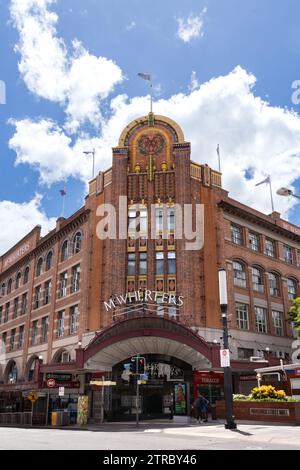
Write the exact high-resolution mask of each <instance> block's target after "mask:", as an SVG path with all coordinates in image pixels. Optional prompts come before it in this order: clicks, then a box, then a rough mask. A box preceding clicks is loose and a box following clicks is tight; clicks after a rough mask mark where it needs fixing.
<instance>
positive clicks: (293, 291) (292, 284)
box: [287, 279, 297, 300]
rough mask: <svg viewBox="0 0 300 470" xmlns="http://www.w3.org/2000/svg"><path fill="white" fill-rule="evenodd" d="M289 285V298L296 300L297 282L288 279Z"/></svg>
mask: <svg viewBox="0 0 300 470" xmlns="http://www.w3.org/2000/svg"><path fill="white" fill-rule="evenodd" d="M287 287H288V296H289V300H294V299H295V298H296V297H297V288H296V282H295V281H294V280H293V279H288V280H287Z"/></svg>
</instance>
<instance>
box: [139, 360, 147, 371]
mask: <svg viewBox="0 0 300 470" xmlns="http://www.w3.org/2000/svg"><path fill="white" fill-rule="evenodd" d="M145 366H146V364H145V358H144V357H140V358H139V359H138V374H145V372H146V370H145V369H146V367H145Z"/></svg>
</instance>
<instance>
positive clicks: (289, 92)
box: [0, 0, 300, 254]
mask: <svg viewBox="0 0 300 470" xmlns="http://www.w3.org/2000/svg"><path fill="white" fill-rule="evenodd" d="M299 16H300V3H299V1H298V0H277V1H276V2H274V0H263V1H261V0H251V1H249V0H245V1H243V2H241V1H240V0H226V1H224V0H223V1H220V0H205V1H204V0H203V1H202V0H184V1H183V0H164V1H163V2H162V1H159V0H151V1H150V0H143V1H140V0H126V1H125V0H84V1H83V0H0V54H1V56H0V57H1V61H0V183H1V184H0V220H1V221H2V229H1V232H0V254H1V253H4V252H5V251H6V250H7V249H9V247H11V246H12V245H13V244H14V243H16V242H17V241H18V240H19V239H20V238H22V237H23V236H25V235H26V233H28V232H29V231H30V230H31V229H32V228H33V227H34V226H35V225H37V224H40V225H42V227H43V234H47V233H48V231H49V230H51V229H52V228H53V227H54V226H55V220H56V219H57V218H58V217H59V216H60V215H61V210H62V199H61V195H60V192H59V191H60V190H61V189H64V188H66V192H67V195H66V197H65V216H69V215H71V214H72V213H73V212H75V211H76V210H77V209H78V208H79V207H81V206H82V205H83V204H84V197H85V195H86V194H87V184H88V181H89V180H90V179H91V176H92V158H91V156H87V155H85V154H84V153H83V151H85V150H92V149H93V148H95V150H96V170H97V171H100V170H105V169H107V168H109V166H110V165H111V148H112V147H113V146H116V145H117V143H118V138H119V135H120V134H121V132H122V130H123V128H124V127H126V125H127V124H128V123H129V122H130V121H132V120H133V119H135V118H136V117H138V116H143V115H145V114H147V113H148V112H149V106H150V105H149V84H148V82H146V81H144V80H142V79H140V78H139V77H138V75H137V74H138V73H139V72H142V73H151V75H152V77H153V89H154V112H155V113H157V114H163V115H166V116H168V117H170V118H172V119H174V120H175V121H177V122H178V124H179V125H180V126H181V127H182V129H183V132H184V134H185V138H186V140H187V141H190V142H191V143H192V159H193V160H194V161H196V162H198V163H202V164H203V163H208V164H209V165H210V166H211V167H213V168H215V169H218V162H217V152H216V148H217V145H218V144H219V145H220V154H221V160H222V173H223V187H224V188H225V189H227V190H228V191H229V192H230V195H231V197H233V198H235V199H238V200H239V201H241V202H243V203H245V204H248V205H250V206H251V207H254V208H256V209H258V210H261V211H262V212H264V213H267V214H269V213H270V212H271V203H270V197H269V193H268V187H267V185H261V186H259V187H256V184H257V183H259V182H261V181H263V180H264V179H265V178H266V177H267V176H268V175H270V176H271V179H272V184H273V189H274V193H276V190H277V189H278V188H280V187H288V188H290V189H292V190H293V191H294V192H295V193H297V192H298V194H300V115H299V112H300V70H299V63H300V44H299V43H300V36H299V25H298V18H299ZM274 198H275V209H276V210H277V211H279V212H280V213H281V214H282V215H283V217H284V218H286V219H288V220H290V221H291V222H293V223H295V224H297V225H300V208H299V205H298V202H299V201H298V202H297V200H296V199H295V198H293V197H290V198H283V197H280V196H277V195H276V194H274Z"/></svg>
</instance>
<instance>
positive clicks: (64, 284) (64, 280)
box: [59, 272, 68, 298]
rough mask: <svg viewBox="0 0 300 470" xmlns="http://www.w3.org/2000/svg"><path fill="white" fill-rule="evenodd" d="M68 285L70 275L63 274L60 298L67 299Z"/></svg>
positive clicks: (60, 278) (60, 283) (60, 284)
mask: <svg viewBox="0 0 300 470" xmlns="http://www.w3.org/2000/svg"><path fill="white" fill-rule="evenodd" d="M67 284H68V273H67V272H65V273H62V274H61V275H60V276H59V297H60V298H62V297H66V295H67Z"/></svg>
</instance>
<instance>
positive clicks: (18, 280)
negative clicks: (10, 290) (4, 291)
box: [16, 273, 21, 289]
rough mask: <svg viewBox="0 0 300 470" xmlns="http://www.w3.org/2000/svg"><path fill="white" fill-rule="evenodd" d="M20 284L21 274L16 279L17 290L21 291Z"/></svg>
mask: <svg viewBox="0 0 300 470" xmlns="http://www.w3.org/2000/svg"><path fill="white" fill-rule="evenodd" d="M20 283H21V273H18V274H17V277H16V289H19V287H20Z"/></svg>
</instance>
